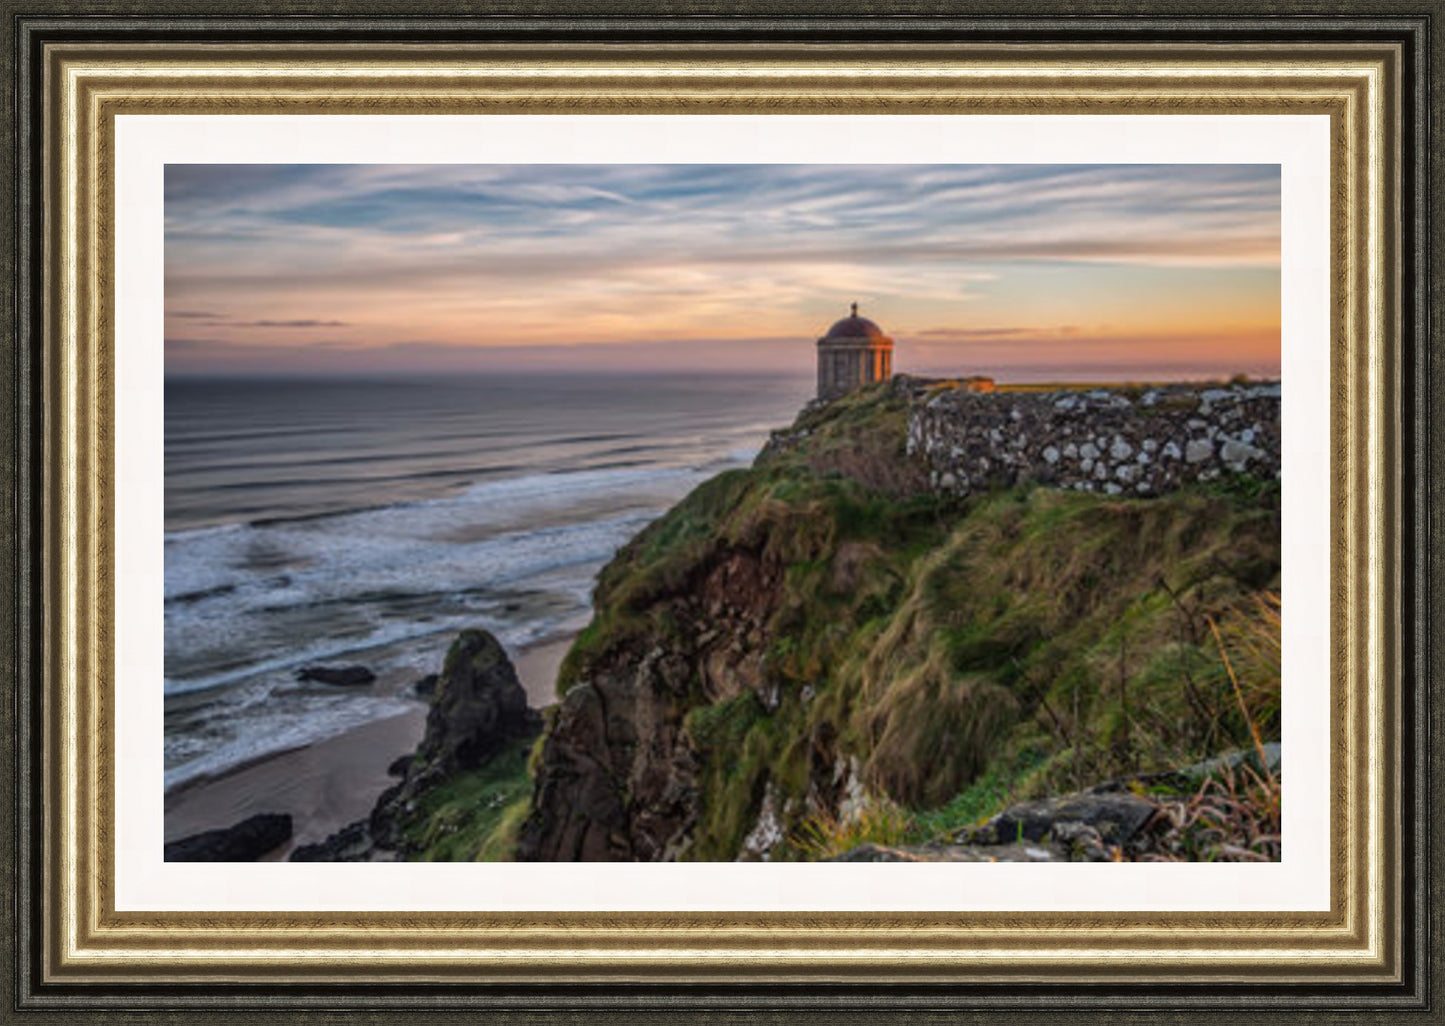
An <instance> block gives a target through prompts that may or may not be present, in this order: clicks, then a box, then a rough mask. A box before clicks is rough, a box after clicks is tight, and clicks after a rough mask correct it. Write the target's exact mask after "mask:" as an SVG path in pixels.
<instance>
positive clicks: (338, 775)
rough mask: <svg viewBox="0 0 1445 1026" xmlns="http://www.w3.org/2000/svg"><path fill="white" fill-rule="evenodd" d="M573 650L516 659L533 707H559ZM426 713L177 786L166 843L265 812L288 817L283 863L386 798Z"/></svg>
mask: <svg viewBox="0 0 1445 1026" xmlns="http://www.w3.org/2000/svg"><path fill="white" fill-rule="evenodd" d="M571 644H572V640H571V639H570V638H566V639H558V640H555V641H551V642H547V643H544V644H541V645H537V646H534V647H532V648H529V649H526V650H524V651H522V652H520V653H518V654H517V655H516V656H514V657H513V663H514V665H515V666H516V668H517V676H518V677H519V678H521V681H522V686H523V687H524V688H525V689H526V691H527V700H528V702H529V703H530V704H531V705H532V706H533V707H534V708H538V709H540V708H543V707H544V706H547V705H551V704H552V703H553V702H555V701H556V697H555V692H554V688H555V685H556V680H557V668H558V666H560V665H561V662H562V657H563V656H565V655H566V654H567V649H568V648H569V647H570V646H571ZM426 711H427V706H426V704H425V703H424V702H421V701H418V702H417V703H416V706H415V708H413V709H408V710H407V711H406V712H404V713H402V714H401V715H398V716H392V717H389V718H387V719H384V720H374V721H372V722H371V723H367V724H364V725H363V726H360V727H358V728H356V729H355V730H351V731H348V732H346V733H345V734H340V735H338V736H336V737H333V738H328V739H326V740H325V741H319V742H317V743H316V744H314V745H308V746H307V747H305V748H297V749H293V750H291V751H287V752H279V753H277V754H276V755H273V756H269V757H267V758H264V759H260V760H257V761H256V762H253V763H249V764H247V765H245V766H242V767H239V768H237V769H234V770H232V771H231V772H229V773H226V774H223V775H222V776H219V777H212V778H208V779H202V780H197V781H196V782H194V783H192V784H189V785H186V786H183V787H181V788H178V789H177V790H175V791H173V792H171V793H170V794H169V795H167V796H166V802H165V839H166V840H167V841H173V840H176V839H177V838H181V837H187V836H189V835H191V834H195V833H200V832H201V831H203V830H215V829H218V828H222V827H229V826H232V825H233V824H235V823H238V822H240V821H241V820H243V819H246V818H247V817H248V816H254V815H256V814H257V813H261V812H288V813H290V814H291V817H292V821H293V835H292V840H291V843H290V844H288V845H286V846H284V847H282V848H280V849H277V850H276V851H275V852H273V853H272V854H271V855H270V856H269V859H270V860H278V859H284V858H285V857H286V855H287V854H289V852H290V850H291V848H292V847H294V846H296V845H298V844H311V843H314V842H316V841H320V840H323V839H324V838H326V837H327V836H328V835H329V834H332V833H334V832H335V831H337V830H339V829H340V828H341V827H343V826H345V825H346V824H348V823H353V822H355V821H356V820H358V819H363V818H365V817H366V815H367V814H368V813H370V812H371V807H372V806H373V805H375V804H376V799H377V797H378V796H379V795H380V794H381V792H382V791H384V790H386V788H388V787H390V786H391V785H392V784H394V783H395V782H396V778H395V777H391V776H388V775H387V772H386V768H387V767H388V766H389V765H391V763H392V762H394V761H395V760H396V758H397V757H398V756H401V755H405V754H408V753H410V752H411V751H412V750H413V749H414V748H415V747H416V745H417V742H419V741H420V740H421V737H422V732H423V730H424V728H425V726H426Z"/></svg>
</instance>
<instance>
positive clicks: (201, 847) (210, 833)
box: [166, 812, 291, 862]
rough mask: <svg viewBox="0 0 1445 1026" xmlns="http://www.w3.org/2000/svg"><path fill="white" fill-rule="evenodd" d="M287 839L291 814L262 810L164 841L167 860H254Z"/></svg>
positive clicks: (289, 831)
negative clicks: (216, 827)
mask: <svg viewBox="0 0 1445 1026" xmlns="http://www.w3.org/2000/svg"><path fill="white" fill-rule="evenodd" d="M289 840H291V817H290V816H289V815H287V814H286V813H281V812H263V813H260V814H259V815H255V816H252V817H251V818H250V819H244V820H242V821H241V822H239V823H237V824H236V825H235V826H230V827H226V828H224V829H221V830H207V831H205V832H204V833H200V834H192V835H191V836H190V837H183V838H181V839H180V840H179V841H172V842H171V843H170V844H167V845H166V861H167V862H255V861H256V860H257V859H258V858H260V857H261V856H262V855H265V854H266V853H267V852H269V851H274V850H275V849H276V848H279V847H280V846H281V845H283V844H285V843H286V842H287V841H289Z"/></svg>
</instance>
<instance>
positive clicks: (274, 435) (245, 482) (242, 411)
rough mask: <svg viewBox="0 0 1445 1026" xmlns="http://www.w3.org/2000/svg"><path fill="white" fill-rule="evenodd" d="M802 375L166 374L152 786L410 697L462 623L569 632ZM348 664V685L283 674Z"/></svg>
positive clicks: (771, 424)
mask: <svg viewBox="0 0 1445 1026" xmlns="http://www.w3.org/2000/svg"><path fill="white" fill-rule="evenodd" d="M810 391H811V382H810V381H809V380H807V379H805V378H776V377H768V376H761V375H756V376H755V375H743V374H722V373H713V374H703V375H681V374H649V375H636V376H624V375H621V374H567V373H532V374H520V373H518V374H510V375H488V376H450V377H437V378H415V379H386V380H376V379H355V378H353V379H341V378H335V379H317V378H307V379H300V378H294V379H246V380H238V379H220V378H216V379H190V378H186V379H171V380H168V381H167V382H166V387H165V707H166V715H165V771H166V789H167V791H168V792H169V791H170V790H172V789H175V788H177V787H180V786H182V785H184V784H186V783H188V782H192V781H195V780H196V779H198V778H203V777H210V776H215V775H218V774H222V773H224V772H226V771H227V770H229V769H233V768H235V767H238V766H240V765H243V764H245V763H248V762H251V761H254V760H256V759H259V758H262V757H264V756H266V755H269V754H272V753H275V752H279V751H283V750H286V749H291V748H296V747H300V746H303V745H307V744H311V743H314V742H316V741H319V740H322V739H324V738H327V737H330V736H334V735H336V734H340V733H343V732H345V731H348V730H351V729H353V728H355V727H357V726H360V725H362V724H364V723H366V722H369V721H371V720H376V719H381V718H384V717H388V716H392V715H396V714H397V713H400V712H402V711H404V710H405V709H406V708H407V707H408V704H409V703H410V704H412V706H413V707H414V703H415V702H416V698H415V697H414V685H415V683H416V681H417V680H418V679H420V678H421V677H423V676H424V675H426V674H429V673H435V672H436V671H437V670H438V669H439V668H440V664H441V660H442V657H443V655H444V653H445V651H446V648H447V645H448V644H449V642H450V641H451V639H452V638H453V637H454V636H455V634H456V633H457V632H458V631H459V630H462V629H463V628H467V627H483V628H486V629H488V630H490V631H492V632H494V633H495V634H496V635H497V636H498V638H499V639H501V641H502V642H503V644H504V645H505V646H507V647H508V649H509V650H510V651H512V652H513V653H516V652H518V651H521V650H522V649H524V648H526V647H528V646H531V645H537V644H541V643H546V642H549V641H554V640H558V639H564V638H566V637H568V636H570V635H571V634H573V633H575V632H576V631H577V630H579V629H580V628H581V627H582V626H584V625H585V624H586V622H587V620H588V619H589V618H590V610H591V595H592V587H593V583H594V581H595V579H596V576H597V572H598V571H599V570H600V569H601V567H602V566H603V565H604V564H605V563H606V562H607V560H608V559H610V558H611V557H612V555H613V554H614V553H615V552H616V551H617V549H618V548H619V547H620V546H621V545H622V544H623V543H625V542H626V541H627V540H628V539H629V538H631V537H632V536H633V535H635V534H636V533H637V532H638V531H640V530H641V529H642V528H643V527H644V526H646V525H647V523H648V522H649V521H651V520H653V519H654V518H656V517H657V516H659V515H660V514H661V513H663V512H664V511H665V510H667V509H668V508H669V507H671V506H672V505H673V504H674V503H676V502H677V501H678V500H679V499H681V498H682V497H683V496H684V495H686V494H687V493H688V492H689V491H690V490H691V489H692V488H694V487H695V486H697V485H698V484H700V483H701V482H702V481H704V480H706V479H707V478H709V477H712V476H714V475H715V474H718V473H721V472H722V471H725V470H728V469H731V468H735V467H742V466H747V465H748V464H750V463H751V462H752V460H753V457H754V456H755V455H756V453H757V451H758V449H759V448H760V447H761V445H762V444H763V442H765V441H766V439H767V436H768V433H769V431H770V430H772V429H774V428H778V427H782V426H785V425H787V424H788V423H790V422H791V421H792V419H793V417H794V416H795V415H796V414H797V412H798V410H799V408H800V407H801V406H802V405H803V403H804V402H806V400H807V399H808V398H809V394H810ZM353 664H360V665H364V666H367V667H368V668H370V669H371V670H372V671H373V672H374V673H376V674H377V678H378V679H377V681H376V682H375V683H374V684H372V685H369V686H364V687H350V688H349V687H340V686H330V685H324V684H316V683H309V682H302V681H299V680H298V679H297V671H298V670H299V669H301V668H302V667H304V666H309V665H327V666H340V665H353Z"/></svg>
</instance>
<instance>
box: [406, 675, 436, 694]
mask: <svg viewBox="0 0 1445 1026" xmlns="http://www.w3.org/2000/svg"><path fill="white" fill-rule="evenodd" d="M412 690H413V691H414V692H416V697H417V698H426V699H430V698H431V696H432V695H434V694H436V690H437V675H436V674H435V673H429V674H427V675H426V676H425V677H423V678H421V680H419V681H417V682H416V683H415V684H413V685H412Z"/></svg>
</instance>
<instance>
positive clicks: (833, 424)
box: [559, 385, 1279, 859]
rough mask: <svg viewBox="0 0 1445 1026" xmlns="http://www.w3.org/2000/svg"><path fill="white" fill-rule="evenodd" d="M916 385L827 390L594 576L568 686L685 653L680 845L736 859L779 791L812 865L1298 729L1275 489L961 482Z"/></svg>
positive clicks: (702, 855) (788, 832) (791, 852)
mask: <svg viewBox="0 0 1445 1026" xmlns="http://www.w3.org/2000/svg"><path fill="white" fill-rule="evenodd" d="M909 401H910V400H909V397H908V395H907V394H906V393H905V391H904V390H903V389H901V388H899V387H896V386H892V385H883V386H877V387H874V388H870V389H866V390H862V391H860V392H857V393H853V394H851V395H848V396H845V397H843V398H842V399H839V400H837V401H835V402H832V403H828V404H825V405H812V406H810V407H808V408H807V409H805V410H804V412H803V413H802V414H801V415H800V416H799V418H798V420H797V422H796V423H795V424H794V425H793V426H792V428H790V429H789V430H788V431H787V432H785V433H781V434H780V438H781V439H782V440H781V441H779V442H775V443H774V444H772V445H770V446H769V447H768V448H767V449H766V450H765V451H764V453H763V454H762V455H761V456H760V457H759V459H758V460H757V462H756V463H755V465H754V466H753V467H752V468H751V469H747V470H739V471H733V472H729V473H726V474H723V475H720V476H719V477H717V478H714V479H712V480H710V481H708V482H706V483H705V484H703V485H702V486H700V487H699V488H698V489H696V490H695V491H694V492H693V493H692V494H691V495H689V496H688V497H687V498H685V499H684V500H683V501H682V502H680V503H679V504H678V505H677V506H676V507H675V508H673V509H672V510H671V511H669V512H668V513H667V514H666V515H664V516H663V517H661V518H660V519H659V520H657V521H656V522H654V523H653V524H652V525H650V526H649V527H648V528H647V529H646V530H644V531H643V532H642V533H641V534H639V535H638V536H637V537H636V538H634V539H633V540H632V541H631V542H630V543H629V544H627V545H626V546H624V547H623V549H622V550H621V551H620V552H619V553H618V554H617V556H616V558H615V559H614V560H613V561H612V562H611V563H610V564H609V565H608V566H607V567H606V568H605V569H604V571H603V572H602V574H601V576H600V579H599V582H598V587H597V591H596V596H595V604H596V611H595V617H594V619H593V622H592V623H591V624H590V625H589V627H588V628H587V629H586V630H585V631H584V632H583V633H582V635H581V636H580V637H579V638H578V640H577V642H576V644H575V645H574V647H573V649H572V651H571V652H570V653H569V655H568V657H567V659H566V661H565V663H564V665H563V669H562V673H561V675H560V680H559V691H562V692H565V691H566V690H567V689H569V688H571V687H574V686H576V685H578V684H579V683H586V682H587V681H588V680H589V679H590V678H592V677H593V676H594V675H596V674H598V673H601V672H615V671H617V670H618V669H619V668H625V667H626V666H627V665H630V662H635V661H636V660H638V659H639V658H641V655H642V654H643V653H645V652H648V651H653V650H657V649H666V650H670V651H675V652H680V653H683V654H685V655H686V656H687V658H689V659H690V660H692V661H693V665H694V666H695V667H696V673H695V679H694V681H693V684H692V686H691V690H690V692H689V694H688V695H687V696H685V698H684V699H683V700H682V702H683V708H681V709H679V710H678V714H679V715H682V716H683V717H684V723H685V729H686V731H687V736H688V737H689V739H690V741H691V743H692V745H693V746H694V748H695V750H696V753H697V760H698V765H699V770H698V781H699V797H698V801H699V803H700V811H699V817H698V823H697V827H696V831H695V836H694V840H693V842H692V844H691V846H690V847H689V849H688V850H687V851H686V852H685V853H684V857H688V858H698V859H712V858H734V857H736V856H737V855H738V853H739V851H740V850H741V849H742V847H743V846H744V844H745V842H746V840H747V838H748V836H749V835H750V832H755V831H756V827H757V823H758V822H759V818H760V815H762V813H763V810H764V806H765V805H766V806H768V810H767V811H768V813H769V814H770V815H772V816H773V817H775V818H776V819H777V820H778V823H779V829H780V830H781V832H782V834H783V835H784V837H785V840H784V841H783V843H782V844H781V845H780V846H778V847H776V848H775V849H774V851H773V853H772V857H789V856H792V857H801V856H807V855H808V854H809V853H810V851H814V852H815V851H816V848H817V840H816V839H817V835H818V832H819V829H820V827H819V824H820V823H824V824H826V823H827V822H828V821H829V817H832V822H834V823H835V824H836V823H846V822H850V821H851V822H853V823H858V822H861V821H863V818H864V817H863V816H862V814H861V813H860V811H859V810H862V809H869V808H871V809H874V810H877V809H891V810H896V812H897V815H896V817H894V820H896V823H895V825H897V824H901V826H897V829H898V830H899V831H902V832H903V833H905V834H909V836H913V835H925V834H929V833H930V832H940V831H946V830H947V829H950V828H953V827H956V826H957V825H958V824H959V823H961V822H967V821H971V820H973V819H974V818H976V817H979V816H983V815H987V814H989V813H991V812H994V811H997V809H998V808H999V807H1000V806H1001V805H1002V804H1003V802H1005V801H1007V800H1009V799H1017V798H1027V797H1032V796H1035V795H1040V794H1046V793H1059V792H1062V791H1066V790H1070V789H1074V788H1077V787H1083V786H1087V785H1089V784H1091V783H1094V782H1097V781H1099V780H1103V779H1107V778H1109V777H1111V776H1117V775H1120V774H1128V773H1144V772H1149V771H1152V770H1163V769H1167V768H1170V767H1173V766H1178V765H1184V764H1187V763H1189V762H1193V761H1197V760H1199V759H1202V758H1206V757H1208V756H1210V755H1213V754H1215V753H1217V752H1219V751H1223V750H1225V749H1228V748H1232V747H1240V746H1244V745H1248V744H1249V743H1250V738H1251V726H1252V727H1253V728H1254V729H1255V730H1258V731H1260V732H1261V733H1262V735H1263V736H1265V737H1267V738H1268V737H1277V736H1278V723H1279V696H1278V689H1279V679H1278V620H1277V610H1278V604H1277V595H1278V588H1279V493H1278V486H1277V484H1275V483H1273V482H1260V481H1255V480H1252V479H1248V478H1228V479H1224V480H1220V481H1216V482H1212V483H1210V484H1208V485H1196V486H1190V487H1188V488H1184V489H1182V490H1180V491H1177V492H1174V493H1172V494H1169V495H1166V496H1162V497H1158V498H1149V499H1125V498H1109V497H1105V496H1101V495H1092V494H1083V493H1079V492H1069V491H1062V490H1055V489H1050V488H1045V487H1018V488H1013V489H1005V490H998V491H994V492H989V493H985V494H978V495H974V496H970V497H969V498H967V499H960V498H954V497H949V496H946V495H941V494H937V493H935V492H934V491H932V490H931V489H929V488H928V487H927V479H926V476H924V475H923V474H922V472H921V471H919V470H918V469H917V467H916V466H915V465H914V464H913V463H911V462H910V460H909V458H908V457H907V455H906V453H905V438H906V433H907V415H908V403H909ZM1271 610H1273V611H1274V612H1273V614H1271V612H1270V611H1271ZM1271 615H1273V616H1274V619H1273V620H1271ZM1225 656H1231V657H1232V661H1231V665H1230V666H1229V667H1226V665H1225ZM1231 670H1232V671H1233V672H1234V673H1235V674H1236V676H1237V678H1238V679H1239V680H1241V681H1242V684H1241V686H1240V694H1239V695H1238V696H1236V694H1235V692H1234V686H1233V685H1232V684H1231V682H1230V677H1229V672H1230V671H1231ZM890 815H892V813H890ZM884 818H885V819H887V817H884ZM894 820H890V822H893V821H894ZM910 832H911V833H910ZM810 846H811V847H810Z"/></svg>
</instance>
